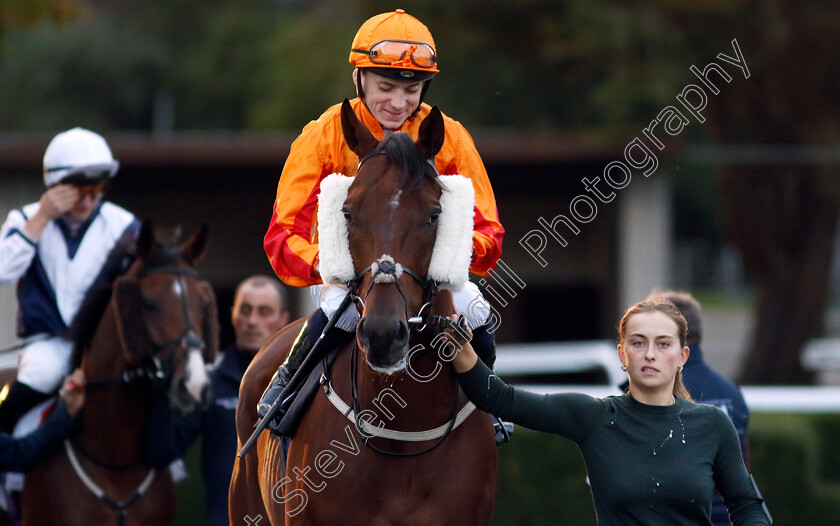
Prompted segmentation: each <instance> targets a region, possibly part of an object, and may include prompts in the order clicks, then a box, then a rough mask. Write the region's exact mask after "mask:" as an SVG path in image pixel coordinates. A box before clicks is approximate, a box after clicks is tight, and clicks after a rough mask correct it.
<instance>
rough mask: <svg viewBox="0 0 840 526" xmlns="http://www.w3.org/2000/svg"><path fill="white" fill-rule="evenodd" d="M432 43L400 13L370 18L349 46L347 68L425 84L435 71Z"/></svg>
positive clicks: (422, 29) (422, 27) (428, 35)
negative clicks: (355, 68)
mask: <svg viewBox="0 0 840 526" xmlns="http://www.w3.org/2000/svg"><path fill="white" fill-rule="evenodd" d="M436 53H437V52H436V50H435V41H434V39H433V38H432V34H431V33H430V32H429V29H428V28H427V27H426V26H425V25H423V23H422V22H420V21H419V20H417V19H416V18H414V17H413V16H411V15H409V14H408V13H406V12H405V11H403V10H402V9H397V10H396V11H394V12H393V13H382V14H379V15H376V16H374V17H372V18H369V19H368V20H367V21H366V22H365V23H364V24H362V27H360V28H359V31H358V32H357V33H356V37H355V38H354V39H353V45H352V46H350V64H352V65H354V66H355V67H357V68H369V69H371V71H372V72H374V73H377V74H379V75H382V76H385V77H389V78H393V79H398V80H417V81H427V80H430V79H431V78H432V77H434V76H435V73H439V72H440V71H439V70H438V69H437V56H436Z"/></svg>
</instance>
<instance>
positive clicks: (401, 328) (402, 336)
mask: <svg viewBox="0 0 840 526" xmlns="http://www.w3.org/2000/svg"><path fill="white" fill-rule="evenodd" d="M407 342H408V324H407V323H405V322H402V321H400V322H398V326H397V333H396V335H395V336H394V343H395V344H397V345H399V346H402V345H405V344H406V343H407Z"/></svg>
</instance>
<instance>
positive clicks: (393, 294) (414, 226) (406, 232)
mask: <svg viewBox="0 0 840 526" xmlns="http://www.w3.org/2000/svg"><path fill="white" fill-rule="evenodd" d="M341 123H342V128H343V132H344V137H345V140H346V141H347V144H348V146H349V147H350V149H351V150H353V152H355V153H356V154H357V155H358V156H359V159H360V163H359V169H358V173H357V175H356V177H355V178H352V179H350V178H344V177H342V176H338V175H334V176H330V177H328V178H327V179H325V180H324V181H323V182H322V184H321V201H320V202H319V212H318V221H319V236H320V251H321V260H320V265H321V267H320V270H321V275H322V277H324V281H325V282H328V283H329V282H333V283H336V282H345V283H346V282H350V283H351V287H352V288H354V289H355V290H356V291H357V292H358V297H359V299H360V300H361V301H360V302H359V305H361V309H362V312H361V320H360V321H359V324H358V327H357V339H358V343H359V346H360V348H361V349H362V350H363V351H364V352H365V353H366V357H367V362H368V364H369V365H370V366H371V368H373V369H374V370H376V371H380V372H384V373H388V374H391V373H394V372H398V371H401V370H402V369H403V368H404V367H405V360H406V356H407V354H408V350H409V345H408V343H409V323H408V320H409V318H410V317H412V316H415V315H417V314H420V313H422V312H424V311H425V309H426V308H427V307H426V306H427V304H428V303H429V302H430V301H431V300H432V297H433V295H434V294H435V292H436V290H437V287H438V285H443V286H452V287H457V286H459V285H460V284H463V282H464V281H466V279H467V271H468V268H469V260H470V256H471V249H472V241H471V240H472V218H473V203H474V191H473V187H472V182H471V181H470V180H469V179H466V178H463V177H458V176H448V177H439V176H438V174H437V171H436V170H435V168H434V163H433V161H432V160H433V159H434V157H435V155H436V154H437V153H438V151H439V150H440V148H441V146H442V145H443V141H444V123H443V116H442V115H441V113H440V111H439V110H438V109H437V108H433V109H432V111H431V113H429V115H428V116H427V117H426V119H425V120H424V121H423V123H422V124H421V126H420V130H419V135H418V140H417V142H415V141H414V140H413V139H412V138H411V136H409V135H408V134H405V133H395V134H393V135H391V136H390V137H388V138H386V139H385V140H384V141H382V142H381V143H380V142H377V141H376V139H375V138H374V137H373V136H372V135H371V133H370V131H369V130H368V129H367V128H366V127H365V125H364V124H363V123H361V122H360V121H359V120H358V118H357V117H356V115H355V114H354V113H353V110H352V108H351V107H350V104H349V103H348V102H347V101H345V102H344V105H343V106H342V110H341ZM342 187H343V191H341V190H342ZM345 196H346V198H345ZM441 245H444V246H441ZM453 269H454V270H453ZM425 313H428V311H426V312H425Z"/></svg>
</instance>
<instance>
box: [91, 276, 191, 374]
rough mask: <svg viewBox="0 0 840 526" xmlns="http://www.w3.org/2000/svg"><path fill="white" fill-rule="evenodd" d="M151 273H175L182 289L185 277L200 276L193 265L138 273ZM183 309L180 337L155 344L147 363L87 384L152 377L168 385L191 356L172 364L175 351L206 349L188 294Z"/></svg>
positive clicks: (182, 298)
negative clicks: (191, 310)
mask: <svg viewBox="0 0 840 526" xmlns="http://www.w3.org/2000/svg"><path fill="white" fill-rule="evenodd" d="M151 274H174V275H175V279H176V280H177V281H178V284H179V286H180V287H181V289H182V290H186V284H185V283H184V278H183V277H184V276H193V277H198V272H196V271H195V270H194V269H191V268H184V267H175V266H171V267H155V268H150V269H142V270H141V271H140V272H138V273H137V279H138V280H139V279H141V278H144V277H146V276H148V275H151ZM181 310H182V312H183V314H184V328H183V329H181V332H180V334H178V336H176V337H174V338H171V339H169V340H167V341H165V342H162V343H155V344H153V345H154V347H153V349H154V353H153V354H152V356H150V357H149V359H148V360H146V361H145V363H143V364H140V365H138V366H135V367H130V368H127V369H126V370H125V371H123V373H122V374H120V375H118V376H113V377H111V378H103V379H100V380H89V381H87V382H85V387H94V388H96V387H103V386H106V385H112V384H117V383H122V384H133V383H136V382H139V381H141V380H150V381H151V382H152V383H154V384H157V385H162V384H165V383H166V381H167V380H168V379H169V377H170V376H171V375H172V373H173V372H174V371H176V370H177V369H178V367H179V366H180V365H181V363H182V362H183V361H184V360H186V359H187V356H186V355H185V356H182V357H181V358H180V359H179V360H178V362H177V363H175V364H170V363H169V362H170V360H171V358H172V356H173V355H174V354H175V351H176V350H178V349H179V348H181V347H182V346H183V347H184V348H186V349H198V350H199V351H201V350H203V349H204V345H205V343H204V341H202V340H201V339H200V338H198V337H197V336H196V334H198V332H197V331H196V329H195V327H194V326H193V324H192V321H191V320H190V317H189V307H188V306H187V296H186V294H183V295H181ZM164 349H165V350H166V352H165V353H164V355H163V356H162V357H158V356H157V355H158V353H160V351H162V350H164Z"/></svg>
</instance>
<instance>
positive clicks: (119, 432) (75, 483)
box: [21, 221, 218, 526]
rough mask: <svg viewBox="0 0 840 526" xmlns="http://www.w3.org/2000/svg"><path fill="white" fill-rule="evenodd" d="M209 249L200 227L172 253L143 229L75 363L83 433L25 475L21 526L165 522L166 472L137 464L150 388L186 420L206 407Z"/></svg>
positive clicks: (169, 509)
mask: <svg viewBox="0 0 840 526" xmlns="http://www.w3.org/2000/svg"><path fill="white" fill-rule="evenodd" d="M206 242H207V228H206V226H205V227H202V228H201V229H199V231H198V232H196V233H195V234H194V235H193V236H192V237H191V238H190V239H188V240H187V241H186V242H185V243H183V244H182V245H180V246H177V245H175V244H174V243H163V242H160V241H158V240H156V238H155V234H154V232H153V230H152V226H151V223H150V222H148V221H147V222H145V223H144V224H143V226H142V228H141V231H140V235H139V238H138V241H137V259H136V260H135V261H134V263H133V264H132V265H131V267H129V269H128V271H127V272H126V273H125V274H124V275H123V276H121V277H119V278H118V279H117V280H116V281H115V283H114V285H113V293H112V296H111V300H110V302H109V303H108V306H107V308H106V309H105V312H104V315H103V316H102V318H101V321H100V322H99V324H98V327H97V329H96V332H95V334H94V336H93V339H92V341H91V342H90V345H89V346H88V347H87V348H86V349H85V351H84V354H83V355H82V357H81V363H82V368H83V369H84V371H85V376H86V379H87V386H86V402H85V406H84V408H83V410H82V413H81V419H82V428H81V431H80V432H79V433H78V434H77V435H76V436H74V437H72V438H70V439H68V440H67V441H65V443H64V447H63V448H62V449H61V450H59V451H58V452H56V453H55V454H53V455H52V456H51V457H49V458H47V459H46V460H45V461H44V462H42V463H41V464H39V465H38V467H36V468H35V469H34V470H33V471H31V472H30V473H29V474H28V475H27V476H26V479H25V485H24V490H23V494H22V496H21V511H22V517H23V524H24V526H27V525H32V526H34V525H38V526H43V525H47V524H49V525H51V526H55V525H68V526H90V525H94V524H95V525H103V524H118V525H137V526H140V525H143V526H149V525H168V524H170V523H171V521H172V518H173V517H174V513H175V495H174V488H173V484H172V479H171V476H170V473H169V470H168V469H164V470H152V469H149V468H147V467H146V466H144V464H143V461H142V459H143V452H144V448H145V438H146V423H147V413H148V410H149V401H150V398H151V396H152V394H153V393H152V390H153V389H162V390H165V392H166V393H167V397H168V400H169V403H170V405H171V406H172V407H173V408H174V409H176V410H179V411H181V412H185V413H186V412H190V411H194V410H197V409H199V408H201V407H202V406H203V405H205V404H206V403H207V402H208V388H209V381H208V378H207V376H206V373H205V368H204V363H205V361H211V360H212V359H213V357H214V356H215V353H216V350H217V348H218V319H217V313H216V299H215V296H214V294H213V290H212V288H211V287H210V284H209V283H207V282H205V281H201V280H199V279H198V277H197V275H196V272H195V269H194V266H195V264H196V262H197V261H198V260H199V259H200V258H201V256H202V255H203V253H204V250H205V246H206ZM83 309H84V307H83ZM85 314H86V313H85V312H84V311H83V310H80V313H79V316H84V315H85ZM87 314H89V313H87Z"/></svg>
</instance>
